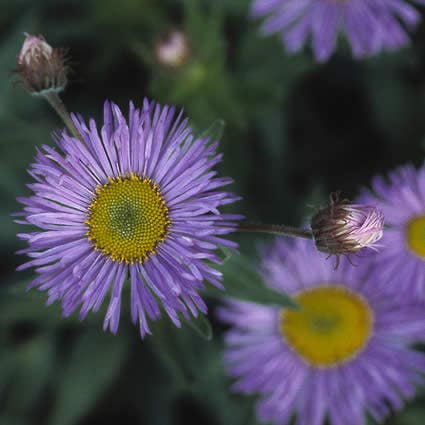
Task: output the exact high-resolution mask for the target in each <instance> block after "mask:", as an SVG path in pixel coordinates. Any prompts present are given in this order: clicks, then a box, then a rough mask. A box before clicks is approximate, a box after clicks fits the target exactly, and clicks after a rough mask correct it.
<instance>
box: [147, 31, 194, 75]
mask: <svg viewBox="0 0 425 425" xmlns="http://www.w3.org/2000/svg"><path fill="white" fill-rule="evenodd" d="M155 55H156V59H157V61H158V62H159V63H160V64H161V65H163V66H165V67H170V68H178V67H180V66H182V65H183V64H185V63H186V61H187V60H188V58H189V56H190V43H189V40H188V38H187V36H186V34H185V33H183V32H181V31H176V30H174V31H171V32H169V33H168V34H167V35H166V36H165V37H164V38H161V39H160V40H159V41H158V42H157V43H156V46H155Z"/></svg>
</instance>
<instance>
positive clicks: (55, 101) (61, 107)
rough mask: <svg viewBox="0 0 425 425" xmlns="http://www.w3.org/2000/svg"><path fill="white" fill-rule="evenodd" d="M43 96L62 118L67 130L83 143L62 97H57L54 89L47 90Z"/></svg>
mask: <svg viewBox="0 0 425 425" xmlns="http://www.w3.org/2000/svg"><path fill="white" fill-rule="evenodd" d="M43 97H44V98H45V99H46V100H47V102H48V103H49V105H50V106H51V107H52V108H53V109H54V110H55V112H56V113H57V114H58V115H59V117H60V118H61V119H62V121H63V122H64V124H65V125H66V126H67V127H68V130H69V131H70V132H71V134H72V135H73V136H74V137H76V138H77V139H79V140H80V141H81V142H82V143H84V140H83V138H82V136H81V134H80V132H79V131H78V130H77V127H75V124H74V122H73V121H72V119H71V116H70V115H69V112H68V110H67V109H66V106H65V104H64V103H63V102H62V99H61V98H60V97H59V95H58V94H57V93H56V92H55V91H49V92H47V93H46V94H44V95H43Z"/></svg>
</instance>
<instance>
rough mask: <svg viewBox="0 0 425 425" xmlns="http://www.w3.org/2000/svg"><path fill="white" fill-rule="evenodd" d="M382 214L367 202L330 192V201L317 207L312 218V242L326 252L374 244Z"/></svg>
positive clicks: (355, 249) (343, 251) (344, 251)
mask: <svg viewBox="0 0 425 425" xmlns="http://www.w3.org/2000/svg"><path fill="white" fill-rule="evenodd" d="M383 228H384V215H383V214H382V212H381V211H379V210H377V209H376V208H375V207H373V206H370V205H362V204H350V203H349V201H348V200H346V199H343V200H340V199H339V195H338V194H332V195H331V200H330V205H329V206H327V207H326V208H322V209H320V210H319V211H318V212H317V213H316V214H315V215H314V216H313V218H312V220H311V230H312V233H313V237H314V242H315V244H316V247H317V249H318V250H319V251H322V252H326V253H328V254H336V255H338V254H350V253H356V252H358V251H360V250H361V249H363V248H365V247H369V248H374V247H375V246H376V245H375V243H376V242H377V241H378V240H379V239H381V237H382V234H383Z"/></svg>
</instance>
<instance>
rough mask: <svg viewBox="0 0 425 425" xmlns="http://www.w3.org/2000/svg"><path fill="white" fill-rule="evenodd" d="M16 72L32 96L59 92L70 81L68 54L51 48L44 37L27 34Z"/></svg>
mask: <svg viewBox="0 0 425 425" xmlns="http://www.w3.org/2000/svg"><path fill="white" fill-rule="evenodd" d="M15 72H16V74H17V75H18V76H19V81H20V82H21V83H22V84H23V85H24V86H25V88H26V89H27V90H28V91H29V92H30V93H32V94H45V93H46V92H48V91H56V92H59V91H61V90H63V89H64V88H65V86H66V84H67V81H68V80H67V72H68V66H67V65H66V52H65V50H64V49H58V48H54V47H52V46H50V45H49V44H48V43H47V42H46V40H45V39H44V37H42V36H34V35H29V34H25V41H24V44H23V46H22V49H21V51H20V53H19V55H18V57H17V68H16V70H15Z"/></svg>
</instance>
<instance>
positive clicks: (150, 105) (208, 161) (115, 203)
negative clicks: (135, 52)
mask: <svg viewBox="0 0 425 425" xmlns="http://www.w3.org/2000/svg"><path fill="white" fill-rule="evenodd" d="M174 114H175V109H174V107H168V106H165V107H160V106H159V105H156V104H155V103H154V102H148V101H147V100H145V101H144V103H143V108H142V109H141V110H140V109H135V108H134V106H133V104H132V103H131V104H130V114H129V120H128V121H126V119H125V118H124V117H123V115H122V113H121V111H120V109H119V108H118V107H117V106H116V105H114V104H113V103H109V102H106V103H105V106H104V124H103V126H102V128H101V130H100V132H99V131H98V129H97V127H96V124H95V122H94V120H92V119H91V120H90V121H89V125H88V126H87V125H86V124H85V122H84V120H83V119H82V118H81V117H80V116H74V117H73V119H74V123H75V125H76V127H77V129H78V131H79V132H80V134H81V136H82V138H83V140H84V144H83V143H82V142H80V141H79V140H78V139H76V138H73V137H70V136H68V135H67V133H66V132H62V133H60V134H59V135H58V137H57V138H56V143H57V145H58V150H55V149H52V148H51V147H49V146H43V151H40V152H38V154H37V157H36V161H35V163H34V164H32V166H31V169H30V174H31V176H32V177H33V178H34V180H35V181H36V182H35V183H33V184H31V185H29V187H30V188H31V189H32V190H33V192H34V195H33V196H31V197H29V198H21V199H19V201H20V202H21V203H22V204H24V205H25V208H24V212H23V213H21V214H20V215H22V216H23V219H22V220H19V222H21V223H23V224H30V225H33V226H37V227H38V228H39V230H38V231H35V232H33V233H23V234H20V235H19V237H20V238H21V239H23V240H26V241H27V242H28V244H29V247H28V248H27V249H24V250H22V251H21V252H22V253H25V254H28V255H29V256H30V257H32V259H31V260H30V261H28V262H27V263H26V264H24V265H22V266H21V267H19V269H24V268H28V267H33V266H34V267H36V269H35V270H36V272H37V273H38V275H39V276H38V277H37V278H36V279H35V280H34V281H33V282H32V284H31V285H30V287H38V289H39V290H43V291H48V295H49V300H48V304H51V303H52V302H54V301H56V300H61V302H62V307H63V314H64V315H65V316H68V315H70V314H71V313H73V312H74V311H75V310H76V309H77V308H79V307H80V306H81V309H80V317H81V318H84V317H85V316H86V315H87V313H88V312H89V311H90V310H93V311H97V310H98V309H99V308H100V306H101V305H102V304H103V302H104V299H105V297H106V296H107V294H108V292H111V297H110V303H109V307H108V310H107V313H106V317H105V321H104V329H107V328H108V327H109V328H110V330H111V332H112V333H116V332H117V329H118V323H119V317H120V309H121V291H122V288H123V285H124V283H125V281H126V280H127V278H128V279H129V280H130V284H131V315H132V320H133V322H137V321H138V322H139V325H140V332H141V336H142V337H144V336H145V334H147V333H150V329H149V325H148V321H147V318H149V319H151V320H156V319H158V318H159V317H160V315H161V309H163V310H164V311H165V312H166V313H167V314H168V316H169V317H170V318H171V320H172V321H173V322H174V324H175V325H176V326H180V318H179V314H180V313H181V314H182V315H183V316H184V317H186V318H187V319H188V318H189V312H190V313H191V314H192V315H193V316H197V315H198V310H199V311H201V312H203V313H205V312H206V305H205V303H204V302H203V300H202V299H201V297H200V296H199V294H198V291H199V290H202V289H203V288H204V284H203V281H204V280H206V281H208V282H210V283H211V284H213V285H215V286H217V287H222V285H221V282H220V281H221V278H222V276H221V273H220V272H218V271H217V270H216V269H215V268H213V267H212V266H211V265H210V264H209V263H210V262H212V263H220V259H219V258H218V256H217V255H216V254H215V252H214V251H215V249H216V248H217V247H218V246H219V245H224V246H227V247H231V248H234V247H236V244H235V243H233V242H230V241H227V240H225V239H223V238H222V236H223V235H226V234H228V233H230V232H232V231H233V230H234V227H235V226H236V225H235V222H234V220H236V219H238V218H239V216H236V215H229V214H222V213H220V211H219V210H218V208H219V207H221V206H222V205H224V204H228V203H232V202H234V201H235V200H236V199H237V197H236V196H234V195H233V194H231V193H227V192H224V191H222V190H221V188H222V186H225V185H228V184H229V183H231V181H232V180H231V179H230V178H218V177H216V172H215V171H214V170H213V167H214V166H215V165H217V164H218V163H219V162H220V161H221V158H222V155H221V154H217V153H216V149H217V146H218V142H210V141H209V140H208V139H204V138H198V139H196V138H194V136H193V135H192V131H191V128H190V127H188V124H187V122H188V120H187V119H182V113H180V114H179V115H178V117H177V118H175V117H174Z"/></svg>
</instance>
